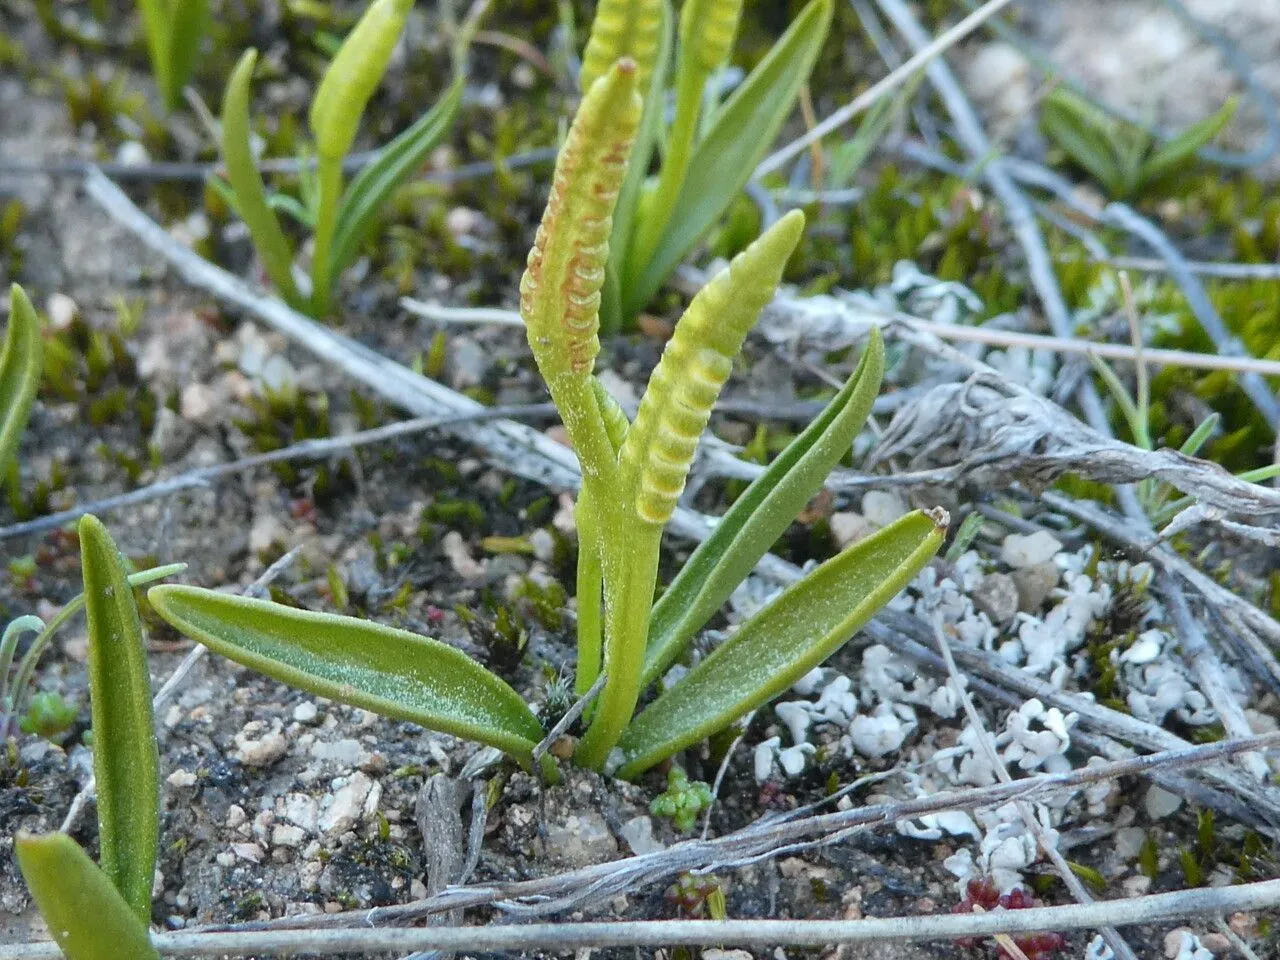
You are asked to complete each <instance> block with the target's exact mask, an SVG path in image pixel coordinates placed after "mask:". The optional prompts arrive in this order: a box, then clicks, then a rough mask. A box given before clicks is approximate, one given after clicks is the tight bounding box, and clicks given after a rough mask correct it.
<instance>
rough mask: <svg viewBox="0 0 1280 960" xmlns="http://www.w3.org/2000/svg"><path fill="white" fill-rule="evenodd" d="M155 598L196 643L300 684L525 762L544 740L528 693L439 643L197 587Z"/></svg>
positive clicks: (168, 588)
mask: <svg viewBox="0 0 1280 960" xmlns="http://www.w3.org/2000/svg"><path fill="white" fill-rule="evenodd" d="M147 597H148V599H150V601H151V604H152V606H153V607H154V608H155V610H156V612H157V613H158V614H159V615H160V616H161V617H163V618H164V619H165V620H166V621H167V622H168V623H170V624H171V625H172V626H173V627H175V628H176V629H178V630H180V631H181V632H182V633H184V634H186V635H187V636H189V637H191V638H192V639H193V640H198V641H199V642H201V643H203V644H204V645H205V646H207V647H209V649H211V650H213V651H215V652H217V653H220V654H222V656H224V657H227V658H228V659H230V660H234V661H235V662H236V663H239V664H243V665H244V666H246V667H251V668H252V669H254V670H257V671H259V672H260V673H264V674H266V675H267V676H269V677H271V678H273V679H275V680H279V681H281V682H283V683H287V684H289V685H291V686H294V687H298V688H299V689H301V690H306V691H309V692H310V693H314V694H317V695H319V696H322V697H329V698H330V699H333V700H339V701H341V702H342V703H349V704H351V705H353V706H357V707H363V708H365V709H366V710H372V711H373V712H375V713H380V714H383V715H385V716H388V717H395V718H396V719H399V720H409V721H412V722H413V723H417V724H419V725H421V726H423V727H427V728H429V729H431V730H439V731H441V732H443V733H451V734H453V735H454V736H457V737H462V738H464V739H467V740H475V741H477V742H479V743H484V744H488V745H490V746H493V747H497V748H498V749H499V750H504V751H506V752H507V753H509V754H511V756H513V757H515V758H516V759H517V760H519V761H520V762H521V763H523V764H524V765H526V766H528V765H529V764H530V760H531V756H532V752H533V748H534V747H535V746H536V745H537V744H538V741H539V740H541V738H542V726H541V724H539V723H538V719H537V717H535V716H534V715H533V712H532V711H531V710H530V709H529V708H528V706H526V705H525V702H524V701H523V700H522V699H521V698H520V695H519V694H517V693H516V692H515V691H514V690H512V689H511V687H509V686H507V684H506V683H504V682H503V681H502V680H500V679H499V678H498V677H496V676H494V675H493V674H492V673H490V672H489V671H488V670H486V669H484V668H483V667H482V666H480V665H479V664H478V663H476V662H475V661H474V660H472V659H471V658H469V657H468V656H466V654H464V653H462V652H461V651H459V650H455V649H454V648H453V647H450V646H446V645H445V644H443V643H440V642H438V641H436V640H430V639H428V638H426V637H421V636H418V635H417V634H414V633H409V632H408V631H406V630H397V629H395V628H393V627H387V626H383V625H382V624H380V623H374V622H372V621H369V620H358V619H355V618H353V617H339V616H335V615H333V614H328V613H316V612H313V611H310V610H297V609H294V608H292V607H285V606H282V605H280V604H277V603H271V602H269V601H265V600H250V599H248V598H246V597H235V596H230V595H228V594H225V593H218V592H216V591H213V590H202V589H200V588H198V587H186V586H178V585H172V584H170V585H165V586H160V587H154V588H152V589H151V590H150V591H148V593H147Z"/></svg>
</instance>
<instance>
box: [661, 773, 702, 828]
mask: <svg viewBox="0 0 1280 960" xmlns="http://www.w3.org/2000/svg"><path fill="white" fill-rule="evenodd" d="M712 800H713V798H712V796H711V787H709V786H708V785H707V784H705V783H703V782H702V781H701V780H690V779H689V775H688V774H687V773H685V772H684V771H683V770H681V769H680V768H679V767H672V768H671V770H670V772H668V773H667V789H666V790H665V791H663V792H662V793H660V794H658V795H657V796H656V797H654V798H653V802H652V803H650V804H649V812H650V813H652V814H653V815H654V816H656V817H670V818H671V822H672V823H673V824H675V828H676V829H677V830H679V831H681V832H682V833H688V832H689V831H690V830H692V829H693V825H694V823H695V822H696V821H697V819H698V814H700V813H701V812H702V811H703V810H706V809H707V808H708V807H709V806H711V803H712Z"/></svg>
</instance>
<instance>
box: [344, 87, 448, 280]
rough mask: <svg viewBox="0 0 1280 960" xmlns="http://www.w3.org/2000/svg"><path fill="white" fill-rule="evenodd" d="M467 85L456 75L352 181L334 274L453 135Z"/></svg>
mask: <svg viewBox="0 0 1280 960" xmlns="http://www.w3.org/2000/svg"><path fill="white" fill-rule="evenodd" d="M463 86H464V78H463V77H461V76H459V77H457V78H456V79H455V80H454V81H453V83H452V84H451V85H450V87H449V89H448V90H447V91H445V94H444V96H443V97H441V98H440V99H439V100H438V101H437V102H436V104H435V106H433V107H432V108H431V109H430V110H428V111H427V112H426V113H424V114H423V115H422V116H421V117H419V118H418V120H417V121H415V122H414V124H413V126H411V127H409V128H408V129H407V130H405V131H404V132H403V133H401V134H400V135H399V136H398V137H396V138H395V139H394V140H392V141H391V142H390V143H389V144H387V145H386V146H385V147H383V148H382V149H381V150H380V151H378V156H377V158H376V159H375V160H374V161H373V162H372V163H370V164H368V165H367V166H366V167H365V168H364V169H363V170H361V171H360V173H359V174H358V175H357V176H356V178H355V179H354V180H352V181H351V185H350V186H349V187H347V190H346V193H345V194H343V197H342V205H341V206H340V207H339V208H338V226H337V229H336V230H335V231H334V236H333V251H332V253H331V255H330V259H331V261H332V263H333V269H332V273H333V274H334V275H336V274H338V273H340V272H341V271H342V270H344V269H345V268H346V267H347V266H348V265H349V264H350V263H351V261H352V260H354V259H355V256H356V253H357V252H358V250H359V247H360V244H361V243H363V242H364V240H365V238H366V237H367V236H368V235H369V230H370V229H371V228H372V227H373V225H374V223H375V222H376V220H377V216H378V211H379V210H380V209H382V205H383V204H384V203H386V201H387V199H388V198H389V197H390V196H391V193H392V192H393V191H394V190H395V189H396V188H397V187H399V186H400V185H401V184H402V183H404V182H405V180H407V179H408V178H409V177H411V176H412V175H413V174H414V173H415V172H416V171H417V170H418V169H419V168H420V167H421V166H422V163H423V161H424V160H425V159H426V156H427V154H428V153H429V152H430V151H431V150H432V149H434V148H435V146H436V144H438V143H439V142H440V140H441V139H442V138H443V137H444V135H445V134H446V133H448V132H449V128H450V127H452V126H453V121H454V119H455V118H456V117H457V115H458V104H459V103H461V102H462V88H463Z"/></svg>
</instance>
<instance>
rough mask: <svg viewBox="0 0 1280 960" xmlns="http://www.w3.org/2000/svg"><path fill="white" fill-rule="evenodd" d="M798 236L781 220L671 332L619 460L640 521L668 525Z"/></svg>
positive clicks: (800, 228)
mask: <svg viewBox="0 0 1280 960" xmlns="http://www.w3.org/2000/svg"><path fill="white" fill-rule="evenodd" d="M803 232H804V214H802V213H801V212H800V211H799V210H793V211H791V212H790V213H788V214H787V215H786V216H785V217H783V218H782V219H781V220H779V221H778V222H777V223H776V224H774V225H773V226H772V227H771V228H770V229H769V230H768V232H766V233H765V234H764V235H763V236H761V237H760V238H759V239H758V240H756V242H755V243H753V244H751V246H749V247H747V249H746V250H744V251H742V253H740V254H738V256H736V257H734V259H733V262H732V263H730V264H729V268H728V269H727V270H724V271H722V272H720V273H719V274H717V275H716V276H715V278H714V279H712V281H711V282H710V283H708V284H707V285H706V286H705V287H703V288H702V290H701V291H700V292H699V293H698V295H697V296H696V297H694V298H693V302H692V303H690V304H689V309H688V310H686V311H685V313H684V316H682V317H681V318H680V322H679V323H678V324H677V325H676V330H675V334H674V335H673V336H672V338H671V340H670V341H669V342H668V343H667V347H666V349H665V350H664V351H663V353H662V359H661V360H660V361H659V363H658V366H657V368H656V369H655V370H654V371H653V376H652V377H650V379H649V386H648V388H647V389H646V390H645V394H644V399H643V400H642V401H641V402H640V411H639V413H637V414H636V420H635V423H634V424H632V426H631V430H630V432H629V433H628V434H627V440H626V443H625V444H624V445H623V448H622V456H621V458H620V460H621V465H622V469H623V475H624V477H625V479H626V482H627V483H628V489H629V490H630V491H631V493H632V495H633V496H634V497H635V512H636V515H637V516H639V517H640V519H642V520H645V521H647V522H649V523H655V524H663V523H666V522H667V520H668V519H670V517H671V514H672V511H674V510H675V506H676V501H677V500H678V499H679V497H680V493H681V491H682V490H684V483H685V478H686V477H687V476H688V473H689V465H690V464H691V463H692V462H693V454H694V451H695V450H696V449H697V446H698V438H699V437H700V436H702V431H703V430H704V429H705V428H706V425H707V420H708V418H709V417H710V416H711V408H712V407H713V406H714V405H715V402H716V398H717V397H718V396H719V395H720V388H721V387H722V386H724V382H725V381H726V380H727V379H728V378H729V374H730V372H731V371H732V370H733V358H734V357H735V356H737V354H738V351H739V350H740V349H741V347H742V341H743V338H745V337H746V335H747V331H748V330H750V329H751V327H752V326H753V325H754V324H755V322H756V317H758V316H759V314H760V311H761V310H762V309H763V308H764V306H765V304H767V303H768V302H769V301H770V300H772V299H773V295H774V292H775V291H776V289H777V286H778V281H779V280H781V279H782V270H783V268H784V267H785V266H786V263H787V258H788V257H790V256H791V252H792V251H793V250H794V249H795V247H796V244H797V243H799V242H800V235H801V234H802V233H803Z"/></svg>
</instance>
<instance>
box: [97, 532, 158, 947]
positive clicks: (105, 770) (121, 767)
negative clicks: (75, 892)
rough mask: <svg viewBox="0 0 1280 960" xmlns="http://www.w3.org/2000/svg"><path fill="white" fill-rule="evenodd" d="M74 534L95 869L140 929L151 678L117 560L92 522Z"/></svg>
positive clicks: (153, 841)
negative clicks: (94, 790) (83, 630)
mask: <svg viewBox="0 0 1280 960" xmlns="http://www.w3.org/2000/svg"><path fill="white" fill-rule="evenodd" d="M79 531H80V563H81V567H82V571H81V573H82V576H83V578H84V595H85V619H86V620H87V623H88V631H89V657H88V673H89V706H90V711H91V713H92V716H93V744H94V747H93V772H94V776H95V777H96V779H97V781H98V836H99V843H100V846H101V860H102V869H103V872H104V873H106V875H107V876H108V877H109V878H110V879H111V882H112V883H114V884H115V886H116V889H117V890H119V891H120V896H121V897H123V898H124V900H125V902H126V903H128V904H129V906H130V907H132V908H133V912H134V913H135V914H136V915H137V917H138V918H139V919H140V920H141V921H142V922H143V923H144V924H145V923H147V922H148V921H149V920H150V918H151V887H152V884H153V883H154V880H155V869H156V847H157V845H158V843H159V834H160V756H159V752H158V751H157V749H156V738H155V723H154V721H153V719H152V716H151V675H150V673H149V672H148V670H147V654H146V649H145V647H144V645H143V637H142V622H141V620H140V619H139V618H138V607H137V604H135V603H134V600H133V588H132V587H131V586H130V585H129V581H128V577H127V574H126V572H125V566H124V558H123V557H121V556H120V551H119V550H117V549H116V545H115V543H114V542H113V541H112V540H111V535H110V534H108V533H107V529H106V527H104V526H103V525H102V523H101V521H99V520H98V518H97V517H94V516H91V515H86V516H84V517H81V518H80V526H79Z"/></svg>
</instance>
